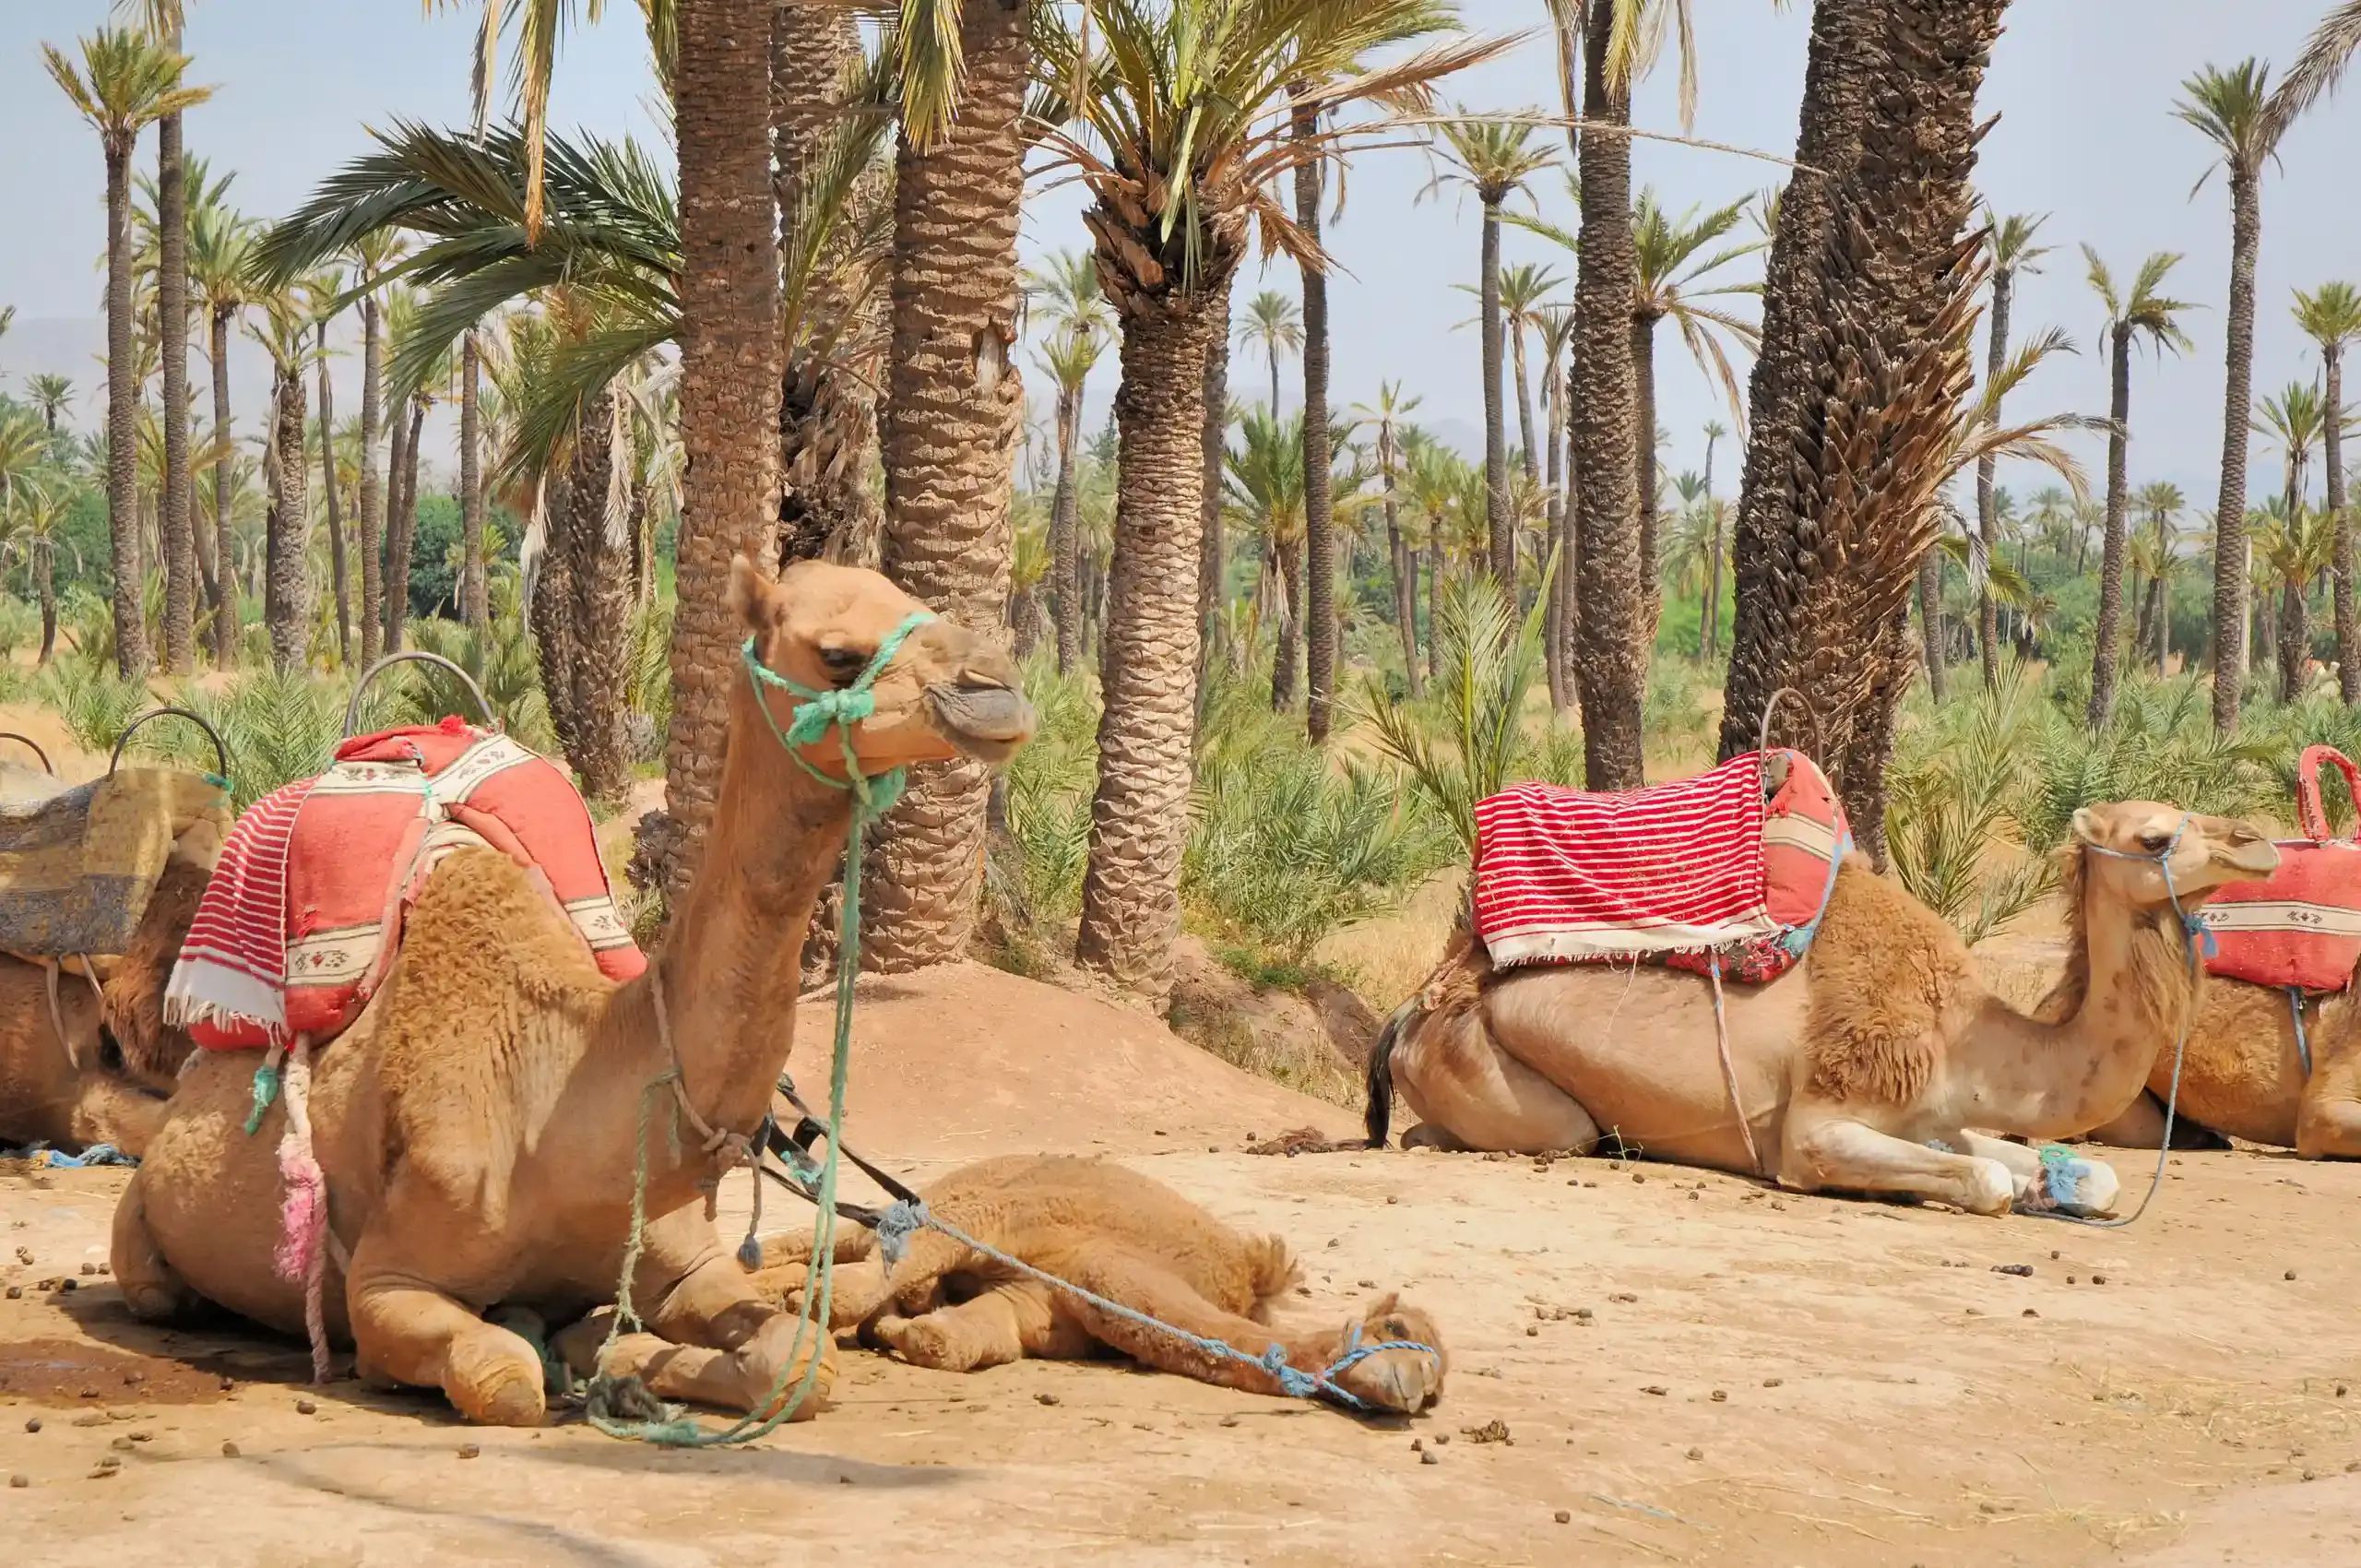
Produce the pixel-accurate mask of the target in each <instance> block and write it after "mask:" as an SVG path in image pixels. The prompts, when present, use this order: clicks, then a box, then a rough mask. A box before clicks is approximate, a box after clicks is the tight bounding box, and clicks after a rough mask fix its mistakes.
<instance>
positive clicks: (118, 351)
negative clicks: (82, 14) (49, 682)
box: [42, 28, 212, 680]
mask: <svg viewBox="0 0 2361 1568" xmlns="http://www.w3.org/2000/svg"><path fill="white" fill-rule="evenodd" d="M81 48H82V64H81V66H80V67H79V68H78V69H77V67H76V65H75V64H74V62H73V61H71V60H69V59H67V58H66V56H65V54H64V53H62V52H61V51H59V50H58V48H57V47H56V46H55V45H54V44H48V43H44V44H42V58H43V60H44V61H45V63H46V64H47V65H48V68H49V74H50V77H51V79H52V80H53V81H55V82H56V83H57V86H58V89H59V90H60V91H62V92H64V93H65V96H66V99H67V100H68V101H70V102H71V103H72V104H73V105H74V107H75V109H76V111H77V113H80V114H81V116H82V117H83V118H84V119H85V120H88V121H89V123H90V125H92V127H93V128H95V129H96V130H97V131H98V133H99V141H100V144H101V148H102V149H103V151H104V153H105V156H106V171H107V520H108V529H109V531H110V533H111V534H112V536H113V544H114V550H113V556H114V580H115V594H114V637H115V665H116V668H117V669H118V670H119V671H121V673H122V674H123V676H124V678H125V679H126V680H129V679H131V678H133V677H136V676H139V675H144V674H146V673H147V672H148V627H147V623H146V617H145V615H144V613H143V612H142V604H143V602H144V596H143V595H142V594H141V592H140V584H141V583H142V581H143V580H144V578H143V575H142V573H141V569H140V548H139V497H138V490H137V482H138V481H137V472H136V450H135V448H136V439H137V434H136V433H137V406H138V400H139V384H138V382H137V381H136V380H135V379H134V377H133V376H132V375H131V374H128V372H129V370H130V367H131V365H132V363H133V353H132V340H131V339H132V327H133V312H132V291H131V273H132V263H131V237H130V224H131V155H132V152H133V149H134V148H135V147H136V144H137V142H138V139H139V133H140V132H141V131H142V130H144V129H146V128H147V127H148V125H152V124H154V123H155V122H156V121H158V120H160V119H162V118H163V117H164V116H165V115H167V114H177V113H180V112H181V111H182V110H184V109H189V108H193V107H195V106H196V105H197V104H199V103H202V102H204V101H206V100H207V99H208V98H209V97H211V96H212V89H209V88H191V87H183V86H182V85H181V73H182V72H183V71H184V70H185V69H186V68H187V66H188V58H187V56H185V55H184V54H181V53H176V52H175V51H173V50H171V49H168V48H166V47H164V46H163V45H161V44H159V43H156V42H151V41H150V40H148V38H146V37H144V36H143V35H141V34H138V33H135V32H127V31H125V30H121V29H116V28H106V29H101V30H100V31H98V32H96V33H93V34H91V35H90V36H89V38H86V39H84V40H82V44H81ZM184 400H185V397H184Z"/></svg>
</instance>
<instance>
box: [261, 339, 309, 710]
mask: <svg viewBox="0 0 2361 1568" xmlns="http://www.w3.org/2000/svg"><path fill="white" fill-rule="evenodd" d="M303 401H304V399H303V368H302V367H301V366H300V365H281V366H280V367H279V400H278V410H277V412H278V426H277V431H276V434H275V435H274V436H273V438H272V442H271V458H272V461H273V463H274V465H275V466H276V470H277V472H276V477H277V480H278V482H277V484H275V485H274V486H273V487H272V490H271V496H270V515H269V517H268V518H267V520H266V521H265V524H264V529H263V555H264V567H263V571H264V577H263V585H264V587H263V619H264V621H265V623H266V624H267V625H268V627H269V629H270V659H271V662H272V663H273V664H275V665H277V666H278V667H279V669H280V670H281V671H290V670H301V669H302V668H303V660H304V655H305V654H306V652H307V651H308V649H309V645H310V642H311V632H312V593H311V578H310V576H309V574H308V573H307V572H306V571H305V570H304V565H305V563H304V549H303V547H304V544H305V542H306V541H305V539H304V533H305V527H304V525H305V523H306V522H307V521H308V520H309V517H310V511H309V506H308V503H307V501H306V497H305V490H304V480H305V476H306V474H307V473H308V472H309V471H310V469H311V463H310V460H309V456H308V454H307V453H306V452H305V451H304V447H303Z"/></svg>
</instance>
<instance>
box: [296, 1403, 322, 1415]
mask: <svg viewBox="0 0 2361 1568" xmlns="http://www.w3.org/2000/svg"><path fill="white" fill-rule="evenodd" d="M295 1413H296V1414H297V1415H299V1416H312V1415H317V1414H318V1413H319V1407H318V1406H317V1405H314V1404H313V1403H312V1402H311V1401H310V1400H309V1399H298V1400H296V1401H295Z"/></svg>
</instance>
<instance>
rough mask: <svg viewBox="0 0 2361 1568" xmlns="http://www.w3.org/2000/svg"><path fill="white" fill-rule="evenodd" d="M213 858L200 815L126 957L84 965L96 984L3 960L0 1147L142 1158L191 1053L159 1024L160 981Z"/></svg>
mask: <svg viewBox="0 0 2361 1568" xmlns="http://www.w3.org/2000/svg"><path fill="white" fill-rule="evenodd" d="M220 853H221V830H220V827H219V825H218V824H216V823H214V822H212V821H211V820H209V819H208V820H203V821H199V822H197V823H196V824H195V825H193V826H190V827H189V828H188V829H187V830H186V831H185V832H184V833H183V834H182V835H181V837H180V838H179V840H178V841H177V842H176V843H175V844H174V845H173V847H172V858H171V860H170V861H168V862H167V863H166V865H165V867H164V873H163V875H162V876H161V877H160V878H159V879H158V881H157V884H156V890H155V892H154V893H152V894H151V895H150V896H149V897H148V908H147V909H146V911H145V912H144V913H143V914H142V915H141V916H140V921H139V926H138V929H137V930H136V932H133V934H132V939H131V943H130V946H129V950H128V951H127V952H125V953H123V954H122V955H120V956H115V957H113V958H101V959H97V960H94V961H93V962H92V966H91V968H92V970H93V978H95V979H97V980H98V982H99V983H98V984H97V985H96V986H95V987H94V986H93V985H91V983H90V981H89V980H88V979H85V978H84V977H83V976H82V975H81V974H78V973H62V974H57V975H52V974H51V973H49V972H48V971H47V970H46V969H45V968H44V967H43V966H42V965H40V964H37V963H30V962H28V961H26V960H25V959H22V958H18V957H13V956H7V955H6V954H0V1144H8V1145H14V1144H31V1143H42V1144H47V1145H50V1146H53V1147H55V1148H63V1149H73V1150H80V1149H84V1148H88V1147H89V1146H92V1145H94V1144H113V1146H115V1147H116V1148H119V1149H121V1150H122V1151H123V1152H124V1153H125V1154H127V1155H131V1156H133V1157H134V1158H136V1157H138V1156H140V1155H143V1154H145V1153H146V1152H147V1149H148V1143H149V1142H150V1140H152V1139H153V1138H154V1136H155V1134H156V1132H157V1129H159V1128H160V1127H161V1126H162V1125H163V1123H164V1115H165V1099H166V1097H168V1096H169V1095H171V1094H172V1087H173V1083H174V1075H175V1074H176V1073H178V1072H179V1070H180V1066H181V1063H183V1062H184V1061H186V1060H187V1059H188V1053H189V1051H191V1050H192V1049H193V1047H192V1046H191V1044H190V1041H189V1038H188V1036H187V1035H186V1034H185V1033H184V1032H183V1031H181V1030H179V1029H176V1028H170V1027H169V1026H167V1025H166V1024H165V1022H164V1012H163V1001H164V983H165V981H166V980H170V979H171V978H172V961H173V959H174V958H176V957H177V956H179V955H180V950H181V940H182V938H184V937H185V936H186V935H187V934H188V927H189V922H190V921H193V920H195V919H196V906H197V900H198V899H200V898H202V897H204V896H205V885H206V883H207V882H208V880H210V879H211V877H212V875H213V863H214V861H215V860H216V859H218V858H219V855H220ZM53 995H54V998H55V1003H56V1006H55V1010H54V1011H53V1010H52V1007H51V999H52V997H53ZM61 1025H62V1027H63V1028H64V1031H65V1032H64V1036H63V1038H61V1037H60V1035H59V1029H60V1027H61Z"/></svg>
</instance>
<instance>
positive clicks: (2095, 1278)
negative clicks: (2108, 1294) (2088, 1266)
mask: <svg viewBox="0 0 2361 1568" xmlns="http://www.w3.org/2000/svg"><path fill="white" fill-rule="evenodd" d="M2091 1283H2092V1284H2094V1285H2104V1284H2106V1275H2104V1274H2094V1275H2092V1276H2091Z"/></svg>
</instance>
